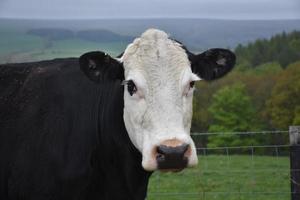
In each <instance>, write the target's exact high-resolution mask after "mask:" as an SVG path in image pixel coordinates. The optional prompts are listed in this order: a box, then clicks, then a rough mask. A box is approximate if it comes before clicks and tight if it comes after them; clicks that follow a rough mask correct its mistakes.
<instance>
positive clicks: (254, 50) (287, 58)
mask: <svg viewBox="0 0 300 200" xmlns="http://www.w3.org/2000/svg"><path fill="white" fill-rule="evenodd" d="M299 52H300V31H294V32H291V33H288V34H286V33H285V32H283V33H282V34H278V35H275V36H273V37H272V38H271V39H270V40H266V39H258V40H256V41H255V42H253V43H249V44H248V45H246V46H243V45H238V46H237V47H236V49H235V53H236V55H237V58H238V60H237V63H238V66H240V67H241V68H243V67H244V68H245V67H246V68H247V67H248V68H249V67H250V68H252V67H258V66H259V65H261V64H263V63H267V62H273V61H276V62H278V63H279V64H280V65H281V66H282V67H283V68H285V67H287V66H288V65H289V64H290V63H293V62H295V61H297V60H299V59H300V54H299Z"/></svg>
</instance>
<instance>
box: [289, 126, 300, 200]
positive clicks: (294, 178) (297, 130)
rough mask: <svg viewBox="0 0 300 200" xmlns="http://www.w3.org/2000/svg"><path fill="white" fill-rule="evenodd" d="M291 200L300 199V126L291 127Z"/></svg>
mask: <svg viewBox="0 0 300 200" xmlns="http://www.w3.org/2000/svg"><path fill="white" fill-rule="evenodd" d="M289 134H290V145H291V146H290V164H291V166H290V168H291V193H292V194H291V199H292V200H299V199H300V126H290V128H289Z"/></svg>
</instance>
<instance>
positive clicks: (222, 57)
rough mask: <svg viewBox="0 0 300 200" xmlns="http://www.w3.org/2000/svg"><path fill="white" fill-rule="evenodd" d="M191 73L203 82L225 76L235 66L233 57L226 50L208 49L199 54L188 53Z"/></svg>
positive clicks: (232, 54)
mask: <svg viewBox="0 0 300 200" xmlns="http://www.w3.org/2000/svg"><path fill="white" fill-rule="evenodd" d="M189 60H190V61H191V67H192V71H193V72H194V73H195V74H197V75H198V76H199V77H200V78H202V79H204V80H214V79H217V78H220V77H222V76H224V75H225V74H227V73H228V72H229V71H230V70H231V69H232V68H233V67H234V65H235V55H234V53H233V52H231V51H230V50H227V49H210V50H208V51H205V52H203V53H201V54H198V55H194V54H192V53H189Z"/></svg>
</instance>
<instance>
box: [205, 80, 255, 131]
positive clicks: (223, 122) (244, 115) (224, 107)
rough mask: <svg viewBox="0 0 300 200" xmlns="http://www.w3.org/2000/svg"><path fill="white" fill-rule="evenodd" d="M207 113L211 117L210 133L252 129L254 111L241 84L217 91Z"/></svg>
mask: <svg viewBox="0 0 300 200" xmlns="http://www.w3.org/2000/svg"><path fill="white" fill-rule="evenodd" d="M209 112H210V113H211V114H212V116H213V122H212V124H211V126H210V127H209V131H210V132H224V131H247V130H250V129H252V128H253V124H252V122H253V121H254V119H255V109H254V106H253V104H252V102H251V100H250V97H249V96H248V95H247V94H246V89H245V85H243V84H239V83H237V84H235V85H232V86H225V87H224V88H221V89H220V90H219V91H217V93H216V94H215V95H214V96H213V101H212V104H211V106H210V107H209Z"/></svg>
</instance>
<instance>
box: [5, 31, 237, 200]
mask: <svg viewBox="0 0 300 200" xmlns="http://www.w3.org/2000/svg"><path fill="white" fill-rule="evenodd" d="M234 64H235V55H234V53H232V52H231V51H230V50H226V49H219V48H215V49H210V50H207V51H205V52H203V53H200V54H193V53H191V52H189V51H188V50H187V48H185V47H184V46H183V45H182V44H181V43H180V42H178V41H176V40H174V39H172V38H170V37H169V36H168V34H166V33H165V32H163V31H161V30H156V29H149V30H147V31H145V32H144V33H143V34H142V35H141V36H140V37H139V38H136V39H135V40H134V41H133V42H132V43H131V44H129V45H128V46H127V48H126V49H125V51H124V52H123V54H122V55H121V56H120V57H118V58H113V57H111V56H109V55H108V54H106V53H104V52H100V51H95V52H88V53H85V54H83V55H82V56H81V57H80V58H63V59H54V60H48V61H40V62H32V63H20V64H4V65H1V66H0V199H2V200H6V199H7V200H8V199H9V200H16V199H25V200H26V199H30V200H35V199H37V200H43V199H47V200H48V199H64V200H65V199H72V200H76V199H80V200H81V199H109V200H114V199H118V200H120V199H130V200H135V199H138V200H140V199H145V198H146V196H147V185H148V180H149V177H150V175H151V173H152V172H153V171H155V170H161V171H173V172H177V171H181V170H182V169H184V168H186V167H192V166H195V165H196V164H197V162H198V158H197V155H196V148H195V145H194V143H193V141H192V139H191V136H190V128H191V120H192V98H193V91H194V85H195V82H196V81H200V80H206V81H211V80H214V79H217V78H220V77H222V76H224V75H225V74H226V73H227V72H229V71H230V70H231V69H232V68H233V66H234Z"/></svg>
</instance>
